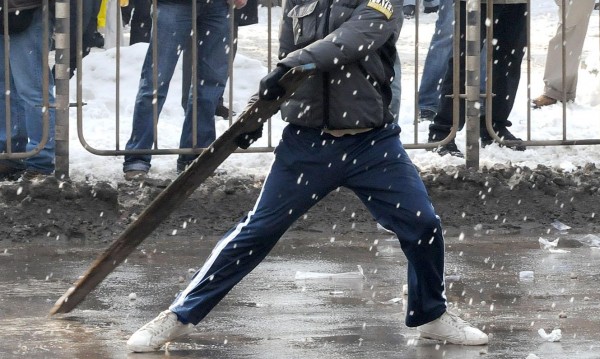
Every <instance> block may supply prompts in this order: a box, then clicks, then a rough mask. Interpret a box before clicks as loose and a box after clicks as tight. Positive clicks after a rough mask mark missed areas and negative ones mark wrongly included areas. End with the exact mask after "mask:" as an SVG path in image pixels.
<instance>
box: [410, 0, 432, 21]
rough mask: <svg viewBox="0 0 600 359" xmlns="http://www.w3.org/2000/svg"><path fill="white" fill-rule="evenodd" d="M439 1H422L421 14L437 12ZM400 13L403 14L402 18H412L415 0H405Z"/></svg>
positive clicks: (414, 10)
mask: <svg viewBox="0 0 600 359" xmlns="http://www.w3.org/2000/svg"><path fill="white" fill-rule="evenodd" d="M439 2H440V0H422V1H421V2H420V3H421V4H423V12H424V13H425V14H430V13H434V12H436V11H438V9H439V8H440V3H439ZM402 11H403V12H404V17H405V18H407V19H410V18H413V17H414V16H415V12H416V1H415V0H406V1H404V6H403V7H402Z"/></svg>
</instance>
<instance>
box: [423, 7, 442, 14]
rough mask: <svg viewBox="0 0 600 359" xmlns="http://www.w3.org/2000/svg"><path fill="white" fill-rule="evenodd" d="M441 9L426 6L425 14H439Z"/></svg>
mask: <svg viewBox="0 0 600 359" xmlns="http://www.w3.org/2000/svg"><path fill="white" fill-rule="evenodd" d="M439 9H440V7H439V6H425V10H424V11H423V12H424V13H426V14H431V13H434V12H438V10H439Z"/></svg>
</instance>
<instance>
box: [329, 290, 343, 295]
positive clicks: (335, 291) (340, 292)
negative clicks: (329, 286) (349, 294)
mask: <svg viewBox="0 0 600 359" xmlns="http://www.w3.org/2000/svg"><path fill="white" fill-rule="evenodd" d="M343 294H344V292H343V291H341V290H332V291H331V292H329V295H343Z"/></svg>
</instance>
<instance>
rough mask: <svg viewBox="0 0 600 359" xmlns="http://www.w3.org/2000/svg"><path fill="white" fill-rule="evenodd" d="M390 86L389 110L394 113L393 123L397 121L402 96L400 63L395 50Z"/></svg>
mask: <svg viewBox="0 0 600 359" xmlns="http://www.w3.org/2000/svg"><path fill="white" fill-rule="evenodd" d="M391 88H392V100H391V101H390V112H391V113H392V115H394V123H398V119H399V118H400V100H401V98H402V64H401V62H400V56H398V53H397V52H396V59H395V60H394V80H392V84H391Z"/></svg>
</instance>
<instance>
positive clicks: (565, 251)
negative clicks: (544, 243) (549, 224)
mask: <svg viewBox="0 0 600 359" xmlns="http://www.w3.org/2000/svg"><path fill="white" fill-rule="evenodd" d="M548 251H549V252H550V253H570V251H568V250H566V249H561V248H557V249H554V248H550V249H548Z"/></svg>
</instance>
